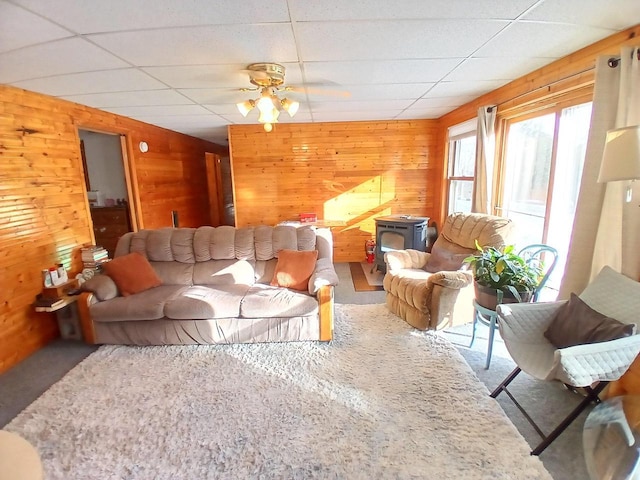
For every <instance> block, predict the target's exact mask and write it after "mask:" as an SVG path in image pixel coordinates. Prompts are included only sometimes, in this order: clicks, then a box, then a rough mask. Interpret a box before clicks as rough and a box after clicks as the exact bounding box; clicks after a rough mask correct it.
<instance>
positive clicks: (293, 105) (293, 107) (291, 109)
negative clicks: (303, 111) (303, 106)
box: [280, 98, 300, 117]
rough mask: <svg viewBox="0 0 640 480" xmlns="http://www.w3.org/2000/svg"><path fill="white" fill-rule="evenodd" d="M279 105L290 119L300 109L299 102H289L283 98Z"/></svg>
mask: <svg viewBox="0 0 640 480" xmlns="http://www.w3.org/2000/svg"><path fill="white" fill-rule="evenodd" d="M280 104H281V105H282V108H284V109H285V111H286V112H287V113H288V114H289V116H290V117H293V116H294V115H295V114H296V113H297V112H298V108H300V102H296V101H295V100H289V99H288V98H283V99H282V101H281V102H280Z"/></svg>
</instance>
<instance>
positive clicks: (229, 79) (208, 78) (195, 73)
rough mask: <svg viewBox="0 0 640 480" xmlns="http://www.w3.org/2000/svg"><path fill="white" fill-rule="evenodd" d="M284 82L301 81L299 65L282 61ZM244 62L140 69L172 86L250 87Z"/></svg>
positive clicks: (295, 82) (294, 82) (288, 83)
mask: <svg viewBox="0 0 640 480" xmlns="http://www.w3.org/2000/svg"><path fill="white" fill-rule="evenodd" d="M282 66H283V67H285V80H286V84H287V85H290V84H297V83H302V74H301V73H300V65H299V64H297V63H282ZM246 67H247V64H246V63H237V64H224V65H178V66H171V67H146V68H143V69H142V70H143V71H145V72H147V73H148V74H149V75H151V76H153V77H155V78H157V79H158V80H160V81H162V82H164V83H166V84H167V85H168V86H170V87H173V88H209V89H211V88H222V87H233V88H240V87H251V86H252V85H251V84H250V83H249V75H248V73H247V72H246V70H245V69H246Z"/></svg>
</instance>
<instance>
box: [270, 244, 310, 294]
mask: <svg viewBox="0 0 640 480" xmlns="http://www.w3.org/2000/svg"><path fill="white" fill-rule="evenodd" d="M317 259H318V251H317V250H306V251H297V250H280V251H279V252H278V263H277V264H276V271H275V272H274V274H273V279H272V280H271V285H272V286H274V287H285V288H290V289H292V290H298V291H301V292H305V291H307V290H308V289H309V278H311V275H312V274H313V271H314V270H315V267H316V261H317Z"/></svg>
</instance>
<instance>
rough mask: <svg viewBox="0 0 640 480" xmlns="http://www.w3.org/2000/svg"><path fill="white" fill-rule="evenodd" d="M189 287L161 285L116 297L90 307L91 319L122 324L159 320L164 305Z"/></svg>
mask: <svg viewBox="0 0 640 480" xmlns="http://www.w3.org/2000/svg"><path fill="white" fill-rule="evenodd" d="M187 288H189V287H186V286H181V285H160V286H159V287H155V288H151V289H149V290H145V291H144V292H141V293H136V294H135V295H129V296H127V297H116V298H113V299H111V300H109V301H107V302H98V303H94V304H93V305H91V307H89V310H90V312H91V317H92V318H93V319H94V320H95V321H97V322H121V321H127V320H157V319H159V318H162V317H163V316H164V305H165V303H167V301H169V300H171V299H172V298H174V297H175V296H177V295H180V293H181V292H182V291H183V290H185V289H187Z"/></svg>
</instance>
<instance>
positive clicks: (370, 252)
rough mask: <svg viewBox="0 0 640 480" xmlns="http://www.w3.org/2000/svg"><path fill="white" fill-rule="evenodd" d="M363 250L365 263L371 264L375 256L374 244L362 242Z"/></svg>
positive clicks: (369, 241) (368, 241)
mask: <svg viewBox="0 0 640 480" xmlns="http://www.w3.org/2000/svg"><path fill="white" fill-rule="evenodd" d="M364 250H365V252H366V254H367V263H373V260H374V259H375V256H376V242H374V241H373V240H367V241H366V242H364Z"/></svg>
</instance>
